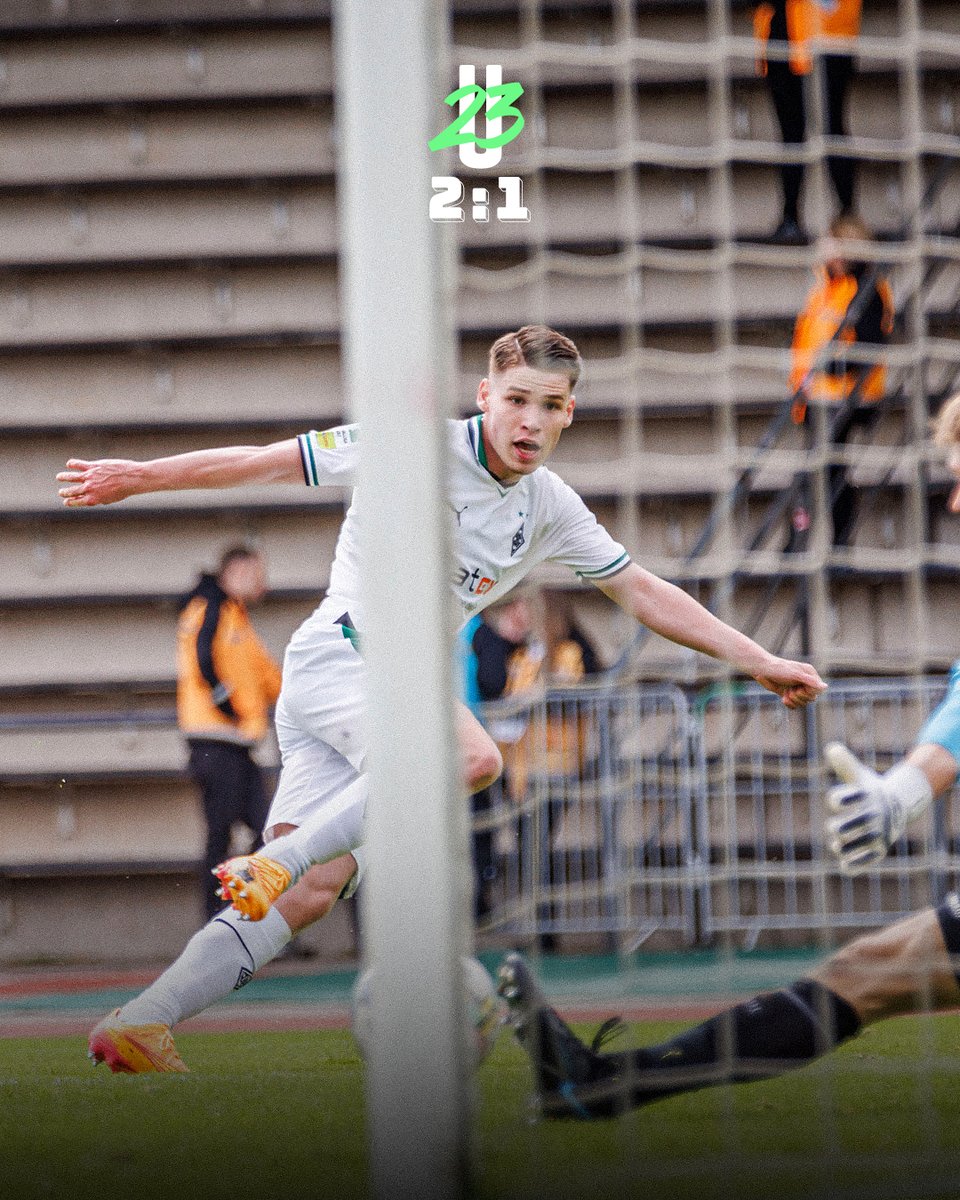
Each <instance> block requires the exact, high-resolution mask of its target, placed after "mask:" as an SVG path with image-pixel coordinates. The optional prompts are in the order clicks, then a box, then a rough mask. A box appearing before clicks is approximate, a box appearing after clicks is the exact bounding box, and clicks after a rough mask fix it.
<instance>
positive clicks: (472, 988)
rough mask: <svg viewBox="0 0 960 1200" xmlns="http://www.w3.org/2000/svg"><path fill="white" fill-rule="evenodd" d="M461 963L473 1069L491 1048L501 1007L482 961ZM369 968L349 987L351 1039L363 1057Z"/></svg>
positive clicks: (369, 1030) (370, 1030)
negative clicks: (471, 1035) (472, 1052)
mask: <svg viewBox="0 0 960 1200" xmlns="http://www.w3.org/2000/svg"><path fill="white" fill-rule="evenodd" d="M460 961H461V962H462V963H463V986H464V989H465V990H466V994H467V1014H468V1018H469V1021H470V1026H471V1028H472V1029H473V1046H474V1063H473V1065H474V1067H479V1066H480V1064H481V1063H482V1062H483V1060H484V1059H485V1058H486V1057H487V1055H488V1054H489V1053H490V1051H491V1050H492V1049H493V1046H494V1043H495V1042H496V1040H497V1035H498V1034H499V1032H500V1027H501V1026H502V1025H503V1008H502V1006H501V1003H500V997H499V996H498V995H497V989H496V987H495V986H494V982H493V980H492V979H491V978H490V972H489V971H488V970H487V969H486V967H485V966H484V965H483V963H482V962H480V961H479V960H478V959H476V958H468V957H467V956H466V955H464V957H463V958H462V959H461V960H460ZM372 974H373V968H367V970H366V971H364V972H363V973H362V974H361V976H360V978H359V979H358V980H357V982H356V984H355V985H354V988H353V1036H354V1037H355V1038H356V1039H357V1045H358V1046H359V1047H360V1053H361V1055H363V1056H364V1057H366V1053H367V1047H368V1046H369V1045H370V1044H371V1042H372V1041H373V1038H374V1020H373V1006H372V1003H371V991H370V979H371V976H372Z"/></svg>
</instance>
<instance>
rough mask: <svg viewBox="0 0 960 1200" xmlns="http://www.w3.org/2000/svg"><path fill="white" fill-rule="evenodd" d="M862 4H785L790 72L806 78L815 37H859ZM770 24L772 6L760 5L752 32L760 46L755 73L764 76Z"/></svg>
mask: <svg viewBox="0 0 960 1200" xmlns="http://www.w3.org/2000/svg"><path fill="white" fill-rule="evenodd" d="M862 4H863V0H787V37H788V39H789V41H790V70H791V71H793V73H794V75H807V74H809V72H810V70H811V68H812V66H813V56H812V52H811V49H810V43H811V42H812V41H813V40H814V39H815V38H818V37H824V38H848V39H851V40H852V39H853V38H855V37H857V35H858V34H859V33H860V10H861V8H862ZM772 23H773V5H772V4H767V3H764V4H759V5H757V7H756V9H755V10H754V13H753V32H754V35H755V36H756V38H757V41H758V42H759V43H760V49H759V52H758V54H757V73H758V74H760V75H766V73H767V43H768V42H769V41H770V26H771V25H772Z"/></svg>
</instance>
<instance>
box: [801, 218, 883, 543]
mask: <svg viewBox="0 0 960 1200" xmlns="http://www.w3.org/2000/svg"><path fill="white" fill-rule="evenodd" d="M871 240H872V237H871V233H870V230H869V229H868V228H867V226H866V225H865V224H864V223H863V221H861V220H860V218H859V217H855V216H852V215H851V216H845V217H837V218H836V220H834V222H833V224H832V225H831V226H830V237H829V238H828V239H827V241H826V243H825V245H824V252H823V260H824V261H823V267H822V269H821V270H820V271H819V272H818V279H817V282H816V284H815V286H814V287H813V289H812V290H811V292H810V294H809V295H808V296H807V299H806V302H805V304H804V307H803V310H802V311H801V313H800V315H799V316H798V317H797V322H796V327H795V329H794V335H793V366H792V370H791V372H790V387H791V390H792V391H793V392H794V395H795V397H796V400H795V402H794V408H793V417H794V421H796V423H797V424H803V423H804V422H805V421H806V420H807V418H808V414H807V406H808V402H809V401H815V402H819V403H825V404H828V405H830V406H831V407H832V410H833V411H832V412H831V417H830V441H831V445H833V446H838V447H839V446H845V445H846V444H847V442H848V440H849V439H850V436H851V434H852V433H853V432H854V430H856V429H862V430H864V431H869V430H870V429H871V428H872V427H873V425H874V423H875V422H876V418H877V402H878V401H879V400H880V398H881V397H882V396H883V394H884V389H885V387H886V368H885V367H884V365H883V363H882V361H880V355H879V354H878V356H877V359H876V360H875V361H868V362H860V361H856V362H848V361H847V350H848V348H849V347H850V346H853V345H866V346H883V345H886V344H887V343H888V342H889V340H890V335H891V334H892V332H893V316H894V313H893V292H892V290H891V288H890V284H889V283H888V282H887V280H886V279H885V278H884V277H883V276H882V275H880V274H879V273H878V271H877V268H876V267H875V266H871V265H870V264H869V263H867V262H863V261H860V260H859V259H858V258H857V257H856V253H857V247H858V246H862V245H863V244H864V243H866V242H869V241H871ZM828 481H829V493H830V498H831V516H832V519H833V544H834V545H835V546H846V545H849V543H850V538H851V534H852V532H853V526H854V522H855V519H856V493H855V491H854V489H853V487H852V486H851V484H850V481H849V478H848V471H847V467H846V465H845V464H844V463H833V464H832V465H831V466H830V469H829V474H828ZM798 523H799V524H804V522H803V521H800V522H798V521H797V520H796V518H795V521H794V529H795V531H796V527H797V524H798Z"/></svg>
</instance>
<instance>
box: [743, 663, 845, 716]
mask: <svg viewBox="0 0 960 1200" xmlns="http://www.w3.org/2000/svg"><path fill="white" fill-rule="evenodd" d="M754 679H755V680H756V681H757V683H759V684H762V686H763V687H765V688H766V689H767V691H769V692H775V693H776V695H778V696H779V697H780V698H781V699H782V700H783V702H784V704H785V705H786V706H787V708H803V706H804V705H805V704H809V703H810V701H811V700H816V698H817V697H818V696H819V695H820V693H821V692H824V691H826V689H827V685H826V684H825V683H824V682H823V680H822V679H821V678H820V676H819V675H818V674H817V672H816V671H815V670H814V669H813V667H811V666H810V664H809V663H802V662H793V661H792V660H791V659H789V658H776V657H774V656H773V655H771V656H770V658H769V659H768V661H767V662H766V663H765V664H764V667H763V669H762V671H760V672H758V673H757V674H756V675H754Z"/></svg>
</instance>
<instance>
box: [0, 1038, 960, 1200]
mask: <svg viewBox="0 0 960 1200" xmlns="http://www.w3.org/2000/svg"><path fill="white" fill-rule="evenodd" d="M676 1028H679V1026H677V1025H667V1024H664V1023H646V1024H642V1025H637V1026H634V1027H632V1030H631V1034H630V1037H631V1038H632V1039H636V1041H637V1042H647V1041H652V1040H657V1039H659V1038H661V1037H662V1036H664V1035H665V1034H667V1033H669V1032H671V1031H672V1030H674V1029H676ZM178 1046H179V1048H180V1050H181V1053H182V1054H183V1056H184V1058H185V1059H186V1060H187V1061H188V1062H189V1064H190V1066H191V1068H192V1071H191V1074H189V1075H145V1076H137V1077H133V1076H114V1075H110V1074H108V1073H107V1072H106V1071H105V1068H103V1067H100V1068H98V1069H97V1070H94V1069H93V1068H92V1067H91V1066H90V1065H89V1064H88V1063H87V1061H86V1059H85V1056H84V1049H85V1047H84V1043H83V1040H82V1039H79V1038H47V1039H9V1040H3V1041H0V1181H2V1184H0V1188H2V1193H3V1195H5V1196H9V1197H10V1198H11V1200H38V1198H40V1197H70V1198H71V1200H87V1198H88V1197H89V1198H91V1200H92V1198H93V1197H98V1198H100V1200H113V1198H114V1197H125V1198H130V1200H153V1198H157V1200H159V1198H160V1197H163V1198H164V1200H170V1198H173V1200H193V1197H201V1196H202V1197H211V1198H214V1200H232V1198H233V1197H235V1196H239V1197H243V1200H280V1197H284V1198H285V1200H286V1198H290V1197H297V1196H301V1195H303V1196H322V1197H324V1198H327V1197H329V1198H330V1200H355V1198H360V1197H364V1196H366V1195H367V1173H366V1161H365V1153H366V1151H365V1144H364V1117H363V1067H362V1064H361V1062H360V1060H359V1058H358V1056H357V1053H356V1049H355V1046H354V1043H353V1040H352V1038H351V1036H350V1034H349V1033H348V1032H347V1031H346V1030H334V1031H317V1032H315V1033H244V1034H240V1033H230V1034H194V1035H183V1036H181V1037H180V1038H178ZM477 1084H478V1098H477V1099H478V1102H477V1133H476V1141H475V1145H476V1154H475V1162H476V1182H475V1189H474V1193H475V1196H476V1197H477V1198H478V1200H488V1198H489V1200H493V1198H497V1200H501V1198H510V1200H513V1198H516V1200H521V1198H523V1200H539V1198H541V1197H543V1198H546V1197H550V1198H552V1200H585V1198H588V1197H589V1198H590V1200H604V1198H606V1197H618V1198H619V1197H638V1198H639V1197H650V1198H655V1200H668V1198H672V1197H677V1198H687V1197H690V1198H691V1200H693V1198H696V1200H712V1198H716V1200H720V1197H723V1198H724V1200H728V1198H730V1197H733V1198H734V1200H768V1198H771V1197H783V1198H784V1200H790V1198H794V1197H811V1198H812V1197H817V1200H823V1198H827V1197H837V1198H840V1197H849V1198H851V1200H853V1198H854V1197H864V1198H866V1197H870V1200H882V1198H884V1197H898V1198H903V1200H921V1198H928V1197H942V1198H943V1200H948V1198H949V1200H956V1198H957V1197H958V1196H960V1086H958V1085H960V1021H958V1020H957V1018H956V1017H954V1016H945V1017H938V1018H931V1019H926V1018H922V1019H905V1020H899V1021H891V1022H887V1023H886V1024H885V1025H882V1026H877V1027H875V1028H873V1029H869V1030H867V1031H866V1032H865V1033H864V1034H863V1035H862V1036H861V1037H860V1038H858V1039H856V1041H854V1042H853V1043H851V1044H849V1045H848V1046H847V1047H845V1048H844V1049H843V1050H842V1051H840V1052H839V1053H838V1054H836V1055H833V1056H831V1057H829V1058H827V1059H824V1060H822V1061H821V1062H819V1063H817V1064H815V1065H813V1066H812V1067H809V1068H807V1069H805V1070H804V1071H801V1072H798V1073H794V1074H791V1075H787V1076H784V1077H781V1078H780V1079H777V1080H771V1081H767V1082H764V1083H757V1084H751V1085H748V1086H740V1087H736V1088H715V1089H710V1090H707V1091H703V1092H699V1093H695V1094H690V1095H686V1096H681V1097H676V1098H674V1099H671V1100H668V1101H665V1102H663V1103H660V1104H657V1105H653V1106H650V1107H649V1108H646V1109H642V1110H640V1111H637V1112H633V1113H630V1114H628V1115H627V1116H625V1117H622V1118H620V1119H619V1120H616V1121H608V1122H597V1123H581V1122H575V1123H574V1122H569V1123H568V1122H552V1123H535V1124H532V1123H531V1122H530V1120H529V1108H528V1102H527V1097H528V1094H529V1074H528V1069H527V1064H526V1060H525V1059H524V1057H523V1056H522V1054H521V1052H520V1051H519V1049H518V1048H517V1047H516V1046H515V1045H514V1044H513V1042H512V1039H511V1038H510V1037H509V1035H507V1034H504V1035H503V1036H502V1037H501V1039H500V1041H499V1043H498V1045H497V1047H496V1049H495V1050H494V1052H493V1054H492V1055H491V1057H490V1058H489V1059H488V1061H487V1062H486V1063H485V1064H484V1065H483V1067H482V1068H481V1069H480V1071H479V1072H478V1074H477Z"/></svg>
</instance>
